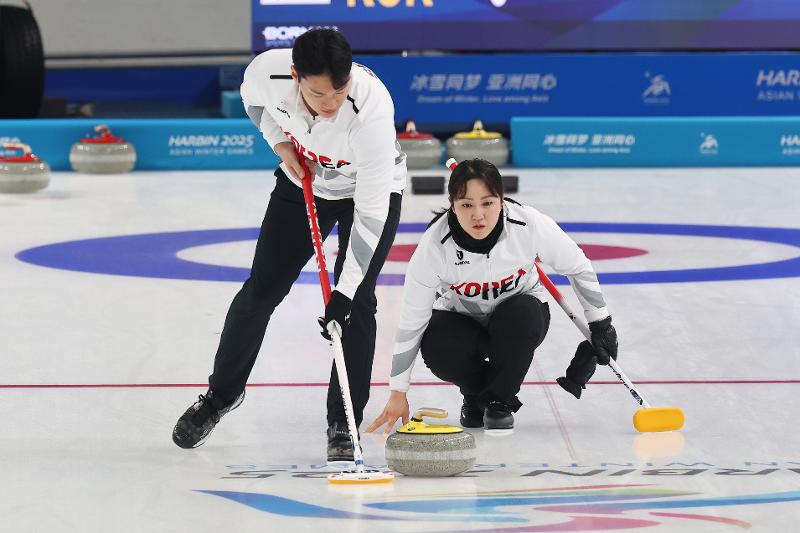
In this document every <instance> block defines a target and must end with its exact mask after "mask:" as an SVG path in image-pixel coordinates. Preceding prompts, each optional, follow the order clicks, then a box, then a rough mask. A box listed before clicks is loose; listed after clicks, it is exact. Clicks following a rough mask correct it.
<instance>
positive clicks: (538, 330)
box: [421, 294, 550, 411]
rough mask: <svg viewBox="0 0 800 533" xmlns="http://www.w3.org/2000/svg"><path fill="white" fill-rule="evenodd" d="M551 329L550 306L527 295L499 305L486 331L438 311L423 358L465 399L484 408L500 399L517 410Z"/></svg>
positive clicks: (424, 340)
mask: <svg viewBox="0 0 800 533" xmlns="http://www.w3.org/2000/svg"><path fill="white" fill-rule="evenodd" d="M549 326H550V308H549V307H548V305H547V304H546V303H542V302H540V301H539V300H537V299H536V298H534V297H533V296H528V295H525V294H522V295H518V296H514V297H512V298H509V299H508V300H506V301H504V302H503V303H501V304H500V305H498V306H497V308H496V309H495V310H494V312H493V313H492V315H491V317H490V318H489V324H488V327H484V326H482V325H481V324H480V323H479V322H478V321H477V320H475V319H473V318H471V317H469V316H467V315H463V314H461V313H456V312H452V311H434V312H433V315H432V316H431V321H430V323H429V324H428V328H427V329H426V330H425V334H424V335H423V336H422V346H421V351H422V359H423V360H424V361H425V364H426V365H428V368H430V369H431V372H433V373H434V375H436V377H438V378H440V379H442V380H444V381H449V382H451V383H454V384H456V385H458V387H459V388H460V389H461V393H462V394H463V395H464V396H465V397H473V398H477V400H478V403H479V404H480V405H482V406H485V405H486V404H487V403H489V402H491V401H493V400H494V401H501V402H504V403H505V404H507V405H508V406H509V407H510V408H511V409H512V410H514V411H517V410H518V409H519V408H520V407H521V406H522V402H520V401H519V399H518V398H517V393H518V392H519V389H520V387H521V386H522V381H523V380H524V379H525V374H527V373H528V369H529V368H530V366H531V362H532V361H533V351H534V350H535V349H536V348H537V347H538V346H539V345H540V344H541V343H542V341H543V340H544V337H545V335H546V334H547V328H548V327H549Z"/></svg>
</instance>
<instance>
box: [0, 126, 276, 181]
mask: <svg viewBox="0 0 800 533" xmlns="http://www.w3.org/2000/svg"><path fill="white" fill-rule="evenodd" d="M98 124H106V125H108V126H109V127H110V128H111V130H112V131H113V132H114V134H115V135H117V136H119V137H122V138H124V139H125V140H126V141H129V142H130V143H132V144H133V146H134V147H135V149H136V156H137V157H136V166H135V167H134V168H135V169H136V170H213V169H261V168H275V167H277V165H278V158H277V156H276V155H275V154H274V152H273V151H272V149H270V147H269V145H268V144H267V142H266V141H265V140H264V139H262V137H261V133H259V131H258V130H257V129H256V127H255V126H254V125H253V123H252V122H250V120H249V119H108V120H95V119H91V120H90V119H65V120H58V119H37V120H0V143H6V142H16V143H19V142H21V143H24V144H28V145H30V146H31V148H32V150H33V153H35V154H36V155H38V156H39V157H40V158H41V159H42V160H43V161H46V162H47V163H48V164H49V165H50V167H51V168H52V169H53V170H69V169H70V164H69V153H70V149H71V147H72V145H73V143H76V142H78V141H79V140H80V139H81V138H83V137H85V136H94V135H95V134H94V132H93V128H94V126H95V125H98Z"/></svg>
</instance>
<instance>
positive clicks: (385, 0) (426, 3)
mask: <svg viewBox="0 0 800 533" xmlns="http://www.w3.org/2000/svg"><path fill="white" fill-rule="evenodd" d="M360 3H361V5H363V6H364V7H375V0H361V2H360ZM358 4H359V1H358V0H347V7H358ZM378 5H379V6H383V7H388V8H392V7H397V6H400V5H404V6H406V7H415V6H416V5H420V6H421V7H433V0H420V2H419V4H417V2H415V1H414V0H378Z"/></svg>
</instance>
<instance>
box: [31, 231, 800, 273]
mask: <svg viewBox="0 0 800 533" xmlns="http://www.w3.org/2000/svg"><path fill="white" fill-rule="evenodd" d="M426 226H427V225H426V224H425V223H402V224H400V227H399V228H398V232H399V233H423V232H424V231H425V228H426ZM560 226H561V227H562V228H563V229H564V231H566V232H568V233H569V232H582V233H605V234H613V233H624V234H645V235H672V236H687V237H716V238H720V239H742V240H752V241H761V242H768V243H776V244H786V245H791V246H795V247H800V229H794V228H768V227H750V226H703V225H689V224H629V223H594V222H565V223H561V224H560ZM258 232H259V229H258V228H234V229H211V230H195V231H178V232H164V233H145V234H140V235H120V236H116V237H100V238H95V239H84V240H78V241H67V242H59V243H54V244H47V245H44V246H38V247H35V248H29V249H27V250H23V251H21V252H19V253H18V254H17V255H16V257H17V258H18V259H19V260H20V261H24V262H26V263H31V264H34V265H39V266H43V267H50V268H57V269H61V270H73V271H77V272H89V273H94V274H111V275H116V276H136V277H149V278H163V279H183V280H202V281H236V282H242V281H244V280H245V279H247V277H248V276H249V275H250V269H249V268H240V267H233V266H224V265H212V264H206V263H198V262H194V261H188V260H186V259H181V258H180V257H178V254H179V253H180V252H181V250H185V249H187V248H191V247H195V246H207V245H213V244H222V243H230V242H237V241H250V240H255V239H257V238H258ZM797 276H800V255H798V256H797V257H793V258H791V259H786V260H780V261H771V262H767V263H755V264H747V265H734V266H724V267H713V268H691V269H676V270H655V271H641V272H608V273H600V274H599V275H598V278H599V280H600V283H602V284H607V285H610V284H632V283H677V282H699V281H734V280H751V279H772V278H789V277H797ZM403 280H404V276H403V274H392V273H383V274H381V275H380V276H379V277H378V284H380V285H402V284H403ZM553 281H555V282H556V283H558V284H565V283H567V281H566V279H565V278H563V277H562V276H553ZM297 282H298V283H318V282H319V276H318V274H317V273H316V272H301V274H300V276H299V278H298V280H297Z"/></svg>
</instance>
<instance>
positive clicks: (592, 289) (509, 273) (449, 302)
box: [389, 201, 608, 391]
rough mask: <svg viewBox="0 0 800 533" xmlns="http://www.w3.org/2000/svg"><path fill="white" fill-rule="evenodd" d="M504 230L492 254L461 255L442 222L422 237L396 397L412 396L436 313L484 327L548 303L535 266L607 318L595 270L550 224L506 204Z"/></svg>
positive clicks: (399, 340)
mask: <svg viewBox="0 0 800 533" xmlns="http://www.w3.org/2000/svg"><path fill="white" fill-rule="evenodd" d="M501 216H503V217H505V218H504V222H503V230H502V232H501V233H500V237H499V238H498V240H497V243H496V244H495V245H494V247H493V248H492V249H491V251H489V253H487V254H478V253H471V252H469V251H467V250H464V249H462V248H460V247H459V246H458V245H457V244H456V243H455V242H454V241H453V238H452V236H451V235H450V229H449V226H448V224H447V216H446V215H445V216H442V217H441V218H439V220H437V221H436V222H434V223H433V225H432V226H431V227H430V228H428V230H427V231H426V232H425V233H424V234H423V235H422V238H421V239H420V242H419V245H418V246H417V249H416V250H415V251H414V254H413V255H412V256H411V260H410V261H409V264H408V270H407V271H406V278H405V285H404V287H403V290H404V295H403V308H402V311H401V315H400V324H399V326H398V329H397V335H396V337H395V345H394V356H393V359H392V372H391V377H390V379H389V387H390V389H391V390H397V391H407V390H408V388H409V383H410V380H411V370H412V368H413V366H414V362H415V361H416V358H417V353H418V352H419V347H420V342H421V341H422V335H423V333H425V329H426V328H427V327H428V322H429V321H430V318H431V314H432V311H433V310H434V309H436V310H442V311H455V312H457V313H462V314H465V315H469V316H471V317H472V318H474V319H476V320H478V321H479V322H480V323H482V324H484V325H486V324H487V323H488V319H489V317H490V316H491V314H492V312H493V311H494V309H495V308H496V307H497V305H499V304H500V303H502V302H503V301H504V300H506V299H507V298H511V297H513V296H516V295H518V294H530V295H533V296H534V297H536V298H538V299H539V300H540V301H542V302H544V301H546V300H547V290H546V289H545V288H544V286H543V285H542V284H541V283H540V281H539V275H538V274H537V272H536V267H535V265H534V260H535V259H536V257H538V258H539V259H540V260H541V262H542V263H545V264H547V265H549V266H551V267H552V268H553V269H554V270H555V271H556V272H558V273H559V274H562V275H565V276H567V277H568V278H569V281H570V284H571V285H572V288H573V290H574V291H575V293H576V295H577V296H578V300H579V301H580V303H581V305H582V306H583V310H584V313H585V315H586V319H587V320H588V321H589V322H594V321H595V320H601V319H603V318H606V317H607V316H608V310H607V309H606V303H605V300H604V299H603V294H602V292H601V290H600V284H599V283H598V281H597V275H596V274H595V272H594V270H593V269H592V264H591V262H590V261H589V260H588V259H587V258H586V255H584V253H583V250H581V249H580V248H579V247H578V245H577V244H575V242H574V241H573V240H572V239H571V238H570V237H569V236H568V235H567V234H566V233H564V231H563V230H562V229H561V228H559V227H558V225H557V224H556V223H555V221H554V220H553V219H552V218H550V217H549V216H547V215H545V214H543V213H540V212H539V211H537V210H536V209H534V208H533V207H530V206H526V205H519V204H517V203H514V202H510V201H505V202H503V213H502V215H501Z"/></svg>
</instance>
